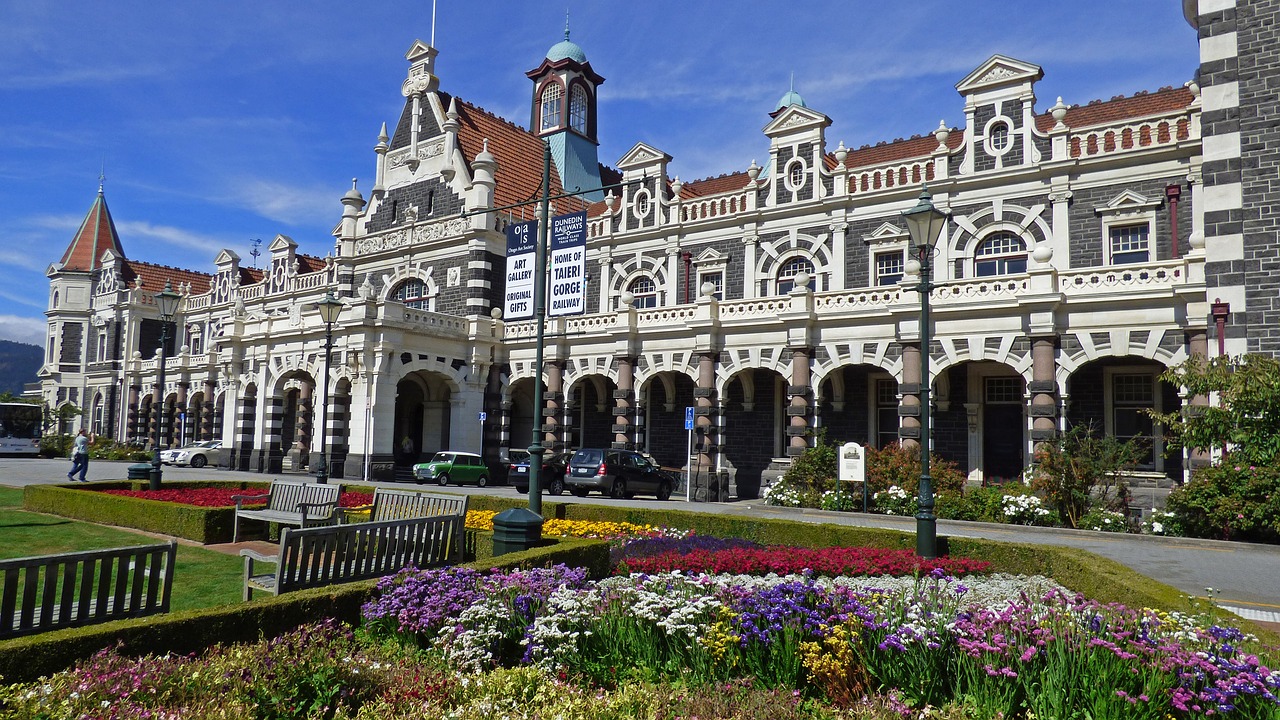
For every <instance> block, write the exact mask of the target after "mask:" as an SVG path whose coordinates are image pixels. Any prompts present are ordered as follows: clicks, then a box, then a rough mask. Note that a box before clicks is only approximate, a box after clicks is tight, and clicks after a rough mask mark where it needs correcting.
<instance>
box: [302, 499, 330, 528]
mask: <svg viewBox="0 0 1280 720" xmlns="http://www.w3.org/2000/svg"><path fill="white" fill-rule="evenodd" d="M311 508H329V512H328V514H327V516H328V517H333V514H334V511H335V510H337V509H338V501H337V500H334V501H332V502H322V503H305V502H304V503H298V512H300V513H302V525H303V527H306V524H307V516H308V515H310V516H311V517H313V518H318V517H323V516H322V515H320V514H319V513H316V512H312V510H311Z"/></svg>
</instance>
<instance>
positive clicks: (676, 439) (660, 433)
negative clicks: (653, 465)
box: [645, 373, 696, 467]
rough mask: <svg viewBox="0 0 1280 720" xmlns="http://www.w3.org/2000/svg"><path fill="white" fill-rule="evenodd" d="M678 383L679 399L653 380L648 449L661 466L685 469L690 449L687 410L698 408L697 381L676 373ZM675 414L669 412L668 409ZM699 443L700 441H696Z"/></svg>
mask: <svg viewBox="0 0 1280 720" xmlns="http://www.w3.org/2000/svg"><path fill="white" fill-rule="evenodd" d="M672 377H673V378H674V379H675V386H676V387H675V396H674V397H672V398H670V399H668V398H667V388H666V386H665V385H664V384H662V383H661V382H656V381H653V380H651V381H650V382H649V383H648V384H647V385H646V388H647V389H648V393H649V396H648V400H647V408H646V411H647V413H648V423H649V424H648V425H646V426H645V438H646V447H645V449H646V450H647V451H648V452H649V454H650V455H652V456H653V459H654V460H656V461H657V462H658V464H659V465H665V466H667V467H684V466H685V464H686V463H685V451H686V450H687V447H688V431H687V430H685V429H684V409H685V408H687V407H693V406H694V405H695V403H694V400H693V389H694V387H695V385H694V382H693V380H690V379H689V377H688V376H687V375H684V374H682V373H672ZM668 404H670V405H671V411H670V412H668V411H667V405H668ZM695 442H696V440H695Z"/></svg>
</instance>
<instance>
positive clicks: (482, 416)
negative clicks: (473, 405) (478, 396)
mask: <svg viewBox="0 0 1280 720" xmlns="http://www.w3.org/2000/svg"><path fill="white" fill-rule="evenodd" d="M488 419H489V413H487V412H485V411H483V410H481V411H480V422H484V421H485V420H488Z"/></svg>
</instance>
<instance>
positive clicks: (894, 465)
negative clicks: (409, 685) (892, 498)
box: [867, 443, 965, 495]
mask: <svg viewBox="0 0 1280 720" xmlns="http://www.w3.org/2000/svg"><path fill="white" fill-rule="evenodd" d="M929 477H930V478H931V479H932V480H933V492H934V494H935V495H953V494H957V495H958V494H959V493H960V492H962V491H963V490H964V482H965V476H964V473H963V472H961V471H960V468H959V466H957V465H956V464H955V463H954V462H952V461H950V460H943V459H942V458H939V457H938V456H937V455H930V457H929ZM867 482H868V483H869V484H870V485H871V491H872V492H873V493H874V492H878V491H881V490H888V489H889V487H890V486H892V485H896V486H898V487H900V488H902V489H903V490H906V491H907V493H909V494H911V495H918V494H919V492H920V449H919V448H918V447H911V448H904V447H902V445H900V444H899V443H893V444H891V445H887V446H885V447H883V448H879V449H877V448H873V447H869V448H867Z"/></svg>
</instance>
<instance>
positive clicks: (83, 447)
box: [67, 428, 89, 482]
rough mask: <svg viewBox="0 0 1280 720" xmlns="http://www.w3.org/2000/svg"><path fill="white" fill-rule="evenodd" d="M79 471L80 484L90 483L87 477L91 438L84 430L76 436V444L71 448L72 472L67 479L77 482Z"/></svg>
mask: <svg viewBox="0 0 1280 720" xmlns="http://www.w3.org/2000/svg"><path fill="white" fill-rule="evenodd" d="M77 470H79V471H80V482H89V480H88V478H86V477H85V475H87V474H88V472H89V436H88V435H86V434H85V432H84V429H83V428H81V430H80V434H79V435H76V439H75V444H74V445H73V446H72V448H71V472H69V473H67V479H68V480H70V481H72V482H75V480H76V478H75V474H76V471H77Z"/></svg>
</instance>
